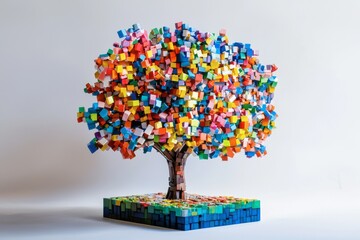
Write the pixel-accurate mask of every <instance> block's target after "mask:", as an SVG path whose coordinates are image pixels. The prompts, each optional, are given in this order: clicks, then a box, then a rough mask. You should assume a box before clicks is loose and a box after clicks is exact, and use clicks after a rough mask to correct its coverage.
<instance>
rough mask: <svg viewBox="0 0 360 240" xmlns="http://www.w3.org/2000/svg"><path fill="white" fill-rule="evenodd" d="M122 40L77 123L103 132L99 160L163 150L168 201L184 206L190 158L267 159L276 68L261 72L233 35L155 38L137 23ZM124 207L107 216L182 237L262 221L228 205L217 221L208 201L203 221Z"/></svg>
mask: <svg viewBox="0 0 360 240" xmlns="http://www.w3.org/2000/svg"><path fill="white" fill-rule="evenodd" d="M118 36H119V37H120V39H121V40H120V42H117V43H114V44H113V48H110V49H108V50H107V51H106V52H105V53H103V54H100V55H99V57H98V58H96V59H95V68H96V72H95V78H96V82H95V83H94V84H90V83H88V84H86V87H85V89H84V91H85V92H86V93H89V94H91V95H93V96H94V97H96V102H95V103H93V105H92V106H91V107H90V108H88V109H85V108H84V107H80V108H79V112H78V114H77V120H78V122H85V123H86V124H87V126H88V128H89V130H92V129H94V130H95V136H94V138H93V139H92V140H91V141H90V142H89V143H88V148H89V150H90V152H92V153H94V152H96V151H97V150H98V149H101V150H102V151H105V150H108V149H112V150H113V151H119V152H120V153H121V155H122V156H123V158H124V159H131V158H134V157H135V151H136V150H138V149H143V151H144V153H147V152H149V151H151V150H152V149H153V148H155V149H156V150H157V151H158V152H159V153H160V154H161V155H162V156H163V157H164V158H165V159H166V161H167V163H168V167H169V175H170V176H169V187H168V190H167V193H166V195H165V196H162V197H163V198H166V199H168V200H173V201H175V200H176V201H179V202H178V203H179V204H180V205H181V204H187V203H188V201H189V199H188V197H189V196H194V195H188V197H187V195H186V184H185V174H184V173H185V165H186V161H187V159H188V157H189V156H190V155H191V154H192V155H194V156H198V157H199V158H200V159H202V160H207V159H212V158H218V157H220V158H221V159H222V160H224V161H227V160H228V158H233V157H234V156H235V154H236V153H239V152H241V151H242V152H244V154H245V156H246V157H248V158H251V157H253V156H257V157H261V156H263V155H265V154H266V153H267V152H266V150H265V146H264V145H263V143H264V141H265V140H266V138H267V137H268V136H270V135H271V133H272V130H273V128H274V127H275V122H274V121H275V119H276V117H277V114H276V112H275V111H274V110H275V107H274V106H273V105H272V104H271V101H272V99H273V97H274V91H275V87H276V85H277V77H276V76H274V75H273V73H274V72H275V71H276V70H277V67H276V66H275V65H262V64H261V63H260V62H259V59H258V58H257V56H258V53H257V51H254V50H253V49H252V48H251V46H250V44H246V43H245V44H243V43H240V42H234V43H229V39H228V37H227V36H226V31H225V30H224V29H221V30H220V32H219V34H218V35H216V34H213V33H208V32H201V31H199V30H196V29H195V28H192V27H190V26H189V25H187V24H185V23H182V22H179V23H176V24H175V30H174V31H171V30H170V28H168V27H162V28H154V29H152V30H151V31H150V32H149V33H147V31H145V30H144V29H141V28H140V26H139V25H138V24H134V25H133V26H132V27H131V28H129V29H127V30H125V29H123V30H120V31H118ZM120 199H125V200H119V201H120V202H124V204H125V205H121V204H122V203H120V205H118V204H117V203H118V200H116V198H111V199H105V210H104V216H105V217H112V218H119V219H124V220H129V221H140V222H144V223H149V224H160V225H164V226H168V227H169V226H170V227H173V228H177V229H182V230H188V229H196V228H203V227H207V226H215V225H216V226H217V225H226V224H233V223H241V222H249V221H257V220H259V219H260V215H259V213H260V212H259V207H254V206H253V205H251V206H250V205H246V207H243V206H242V205H241V207H239V206H238V207H236V208H233V205H232V204H233V203H231V204H230V207H228V206H227V205H226V207H224V206H225V205H223V204H220V206H221V207H224V208H223V210H222V212H221V213H220V212H217V213H211V211H213V210H210V209H213V208H214V206H210V205H206V203H205V202H206V201H205V202H203V204H205V205H204V208H201V209H204V214H199V213H194V214H195V215H194V216H193V215H191V216H190V215H189V216H186V217H185V216H183V215H181V216H180V215H179V213H180V212H177V211H180V210H181V213H182V212H184V211H185V212H186V211H187V210H184V208H182V207H180V208H179V207H174V208H172V210H171V209H168V208H160V209H156V210H157V212H154V213H153V212H151V210H150V209H151V208H152V206H153V205H152V204H153V202H152V201H150V202H151V204H150V205H149V206H147V205H146V204H145V205H141V203H137V202H134V203H132V204H131V206H132V207H131V209H129V208H128V206H129V205H126V204H127V203H126V201H127V200H126V199H127V198H120ZM203 199H208V198H203ZM208 200H209V199H208ZM114 201H115V202H114ZM181 201H182V202H181ZM163 202H166V201H165V200H164V201H163ZM135 203H136V204H135ZM257 203H258V201H255V202H254V204H255V205H256V206H257ZM138 204H140V205H138ZM217 204H218V203H217ZM217 204H216V207H217V206H218V205H217ZM247 204H248V203H247ZM249 204H250V203H249ZM235 205H236V204H235ZM124 206H125V207H124ZM133 206H135V207H133ZM156 206H158V205H157V203H156V204H155V205H154V207H156ZM160 206H161V205H160ZM166 209H167V210H166ZM244 209H245V210H244ZM168 210H169V211H168ZM233 210H234V211H233ZM173 211H175V215H174V213H171V212H173ZM189 211H190V210H189ZM145 212H146V216H145ZM224 212H225V213H224ZM196 214H197V215H196ZM207 214H208V215H207ZM214 214H215V215H214ZM224 214H225V215H224ZM174 216H175V220H176V221H173V220H174ZM195 216H199V218H196V217H195ZM181 217H183V218H184V219H187V220H184V221H183V220H181V219H182V218H181ZM208 217H209V219H210V220H209V219H208Z"/></svg>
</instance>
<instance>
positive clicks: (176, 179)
mask: <svg viewBox="0 0 360 240" xmlns="http://www.w3.org/2000/svg"><path fill="white" fill-rule="evenodd" d="M154 148H155V149H156V150H157V151H158V152H159V153H161V155H163V156H164V157H165V158H166V160H167V163H168V167H169V188H168V191H167V194H166V199H186V196H185V190H186V184H185V175H184V170H185V164H186V159H187V158H188V156H189V152H187V150H188V147H187V146H186V145H184V146H182V147H181V148H180V149H178V150H177V151H167V150H163V149H162V147H161V144H159V143H155V144H154Z"/></svg>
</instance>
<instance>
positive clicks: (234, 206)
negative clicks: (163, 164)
mask: <svg viewBox="0 0 360 240" xmlns="http://www.w3.org/2000/svg"><path fill="white" fill-rule="evenodd" d="M104 217H107V218H113V219H119V220H124V221H130V222H136V223H143V224H149V225H155V226H160V227H166V228H173V229H178V230H185V231H186V230H195V229H200V228H209V227H217V226H225V225H231V224H239V223H248V222H256V221H260V201H259V200H250V199H239V198H231V197H205V196H199V195H188V196H187V200H186V201H183V200H170V201H169V200H166V199H165V194H161V193H159V194H148V195H141V196H129V197H118V198H105V199H104Z"/></svg>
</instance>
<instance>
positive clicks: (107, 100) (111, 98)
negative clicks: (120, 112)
mask: <svg viewBox="0 0 360 240" xmlns="http://www.w3.org/2000/svg"><path fill="white" fill-rule="evenodd" d="M106 103H107V104H108V105H111V104H113V103H114V98H113V96H109V97H107V98H106Z"/></svg>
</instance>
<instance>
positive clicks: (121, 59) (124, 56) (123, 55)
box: [119, 53, 126, 61]
mask: <svg viewBox="0 0 360 240" xmlns="http://www.w3.org/2000/svg"><path fill="white" fill-rule="evenodd" d="M119 57H120V61H124V60H125V59H126V54H125V53H120V55H119Z"/></svg>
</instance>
